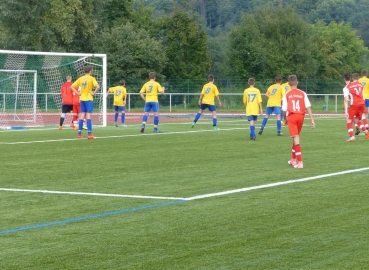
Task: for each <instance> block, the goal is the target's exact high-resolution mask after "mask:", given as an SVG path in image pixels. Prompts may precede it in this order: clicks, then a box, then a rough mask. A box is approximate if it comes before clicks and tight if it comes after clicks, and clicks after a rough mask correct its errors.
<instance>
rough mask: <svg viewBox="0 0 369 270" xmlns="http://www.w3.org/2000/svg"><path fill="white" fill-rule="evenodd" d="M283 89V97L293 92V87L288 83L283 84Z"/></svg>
mask: <svg viewBox="0 0 369 270" xmlns="http://www.w3.org/2000/svg"><path fill="white" fill-rule="evenodd" d="M281 88H282V89H283V95H284V94H286V93H287V92H288V91H290V90H291V86H290V85H289V84H288V82H285V83H283V84H281Z"/></svg>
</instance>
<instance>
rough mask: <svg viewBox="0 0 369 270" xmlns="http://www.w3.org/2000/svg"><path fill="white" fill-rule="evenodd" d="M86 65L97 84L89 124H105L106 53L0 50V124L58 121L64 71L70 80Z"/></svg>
mask: <svg viewBox="0 0 369 270" xmlns="http://www.w3.org/2000/svg"><path fill="white" fill-rule="evenodd" d="M86 65H89V66H91V67H92V76H94V77H95V78H96V80H97V81H98V83H99V84H100V86H101V89H100V91H99V92H98V93H97V94H96V95H95V98H94V113H93V114H92V115H93V116H92V118H93V124H94V125H101V126H106V125H107V116H106V108H107V101H106V98H105V95H106V91H107V56H106V54H91V53H57V52H35V51H10V50H0V126H15V125H24V126H45V125H59V117H60V112H61V95H60V87H61V85H62V84H63V83H64V82H65V76H66V75H67V74H71V75H72V77H73V81H75V80H76V79H77V77H79V76H81V75H84V67H85V66H86ZM68 117H69V118H70V119H71V117H72V116H71V115H70V114H69V115H67V118H66V122H65V123H69V120H68Z"/></svg>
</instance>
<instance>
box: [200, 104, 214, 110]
mask: <svg viewBox="0 0 369 270" xmlns="http://www.w3.org/2000/svg"><path fill="white" fill-rule="evenodd" d="M206 108H208V109H209V111H211V112H216V111H217V108H216V107H215V105H210V104H201V105H200V109H201V110H205V109H206Z"/></svg>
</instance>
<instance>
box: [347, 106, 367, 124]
mask: <svg viewBox="0 0 369 270" xmlns="http://www.w3.org/2000/svg"><path fill="white" fill-rule="evenodd" d="M363 114H365V105H364V104H361V105H351V106H350V108H349V110H348V115H349V116H348V117H349V119H350V120H353V119H354V118H355V117H356V118H357V119H359V120H361V118H362V117H363Z"/></svg>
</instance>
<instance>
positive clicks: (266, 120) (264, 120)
mask: <svg viewBox="0 0 369 270" xmlns="http://www.w3.org/2000/svg"><path fill="white" fill-rule="evenodd" d="M267 122H268V118H266V117H265V118H264V119H263V123H261V128H260V129H262V130H263V129H264V127H265V126H266V124H267Z"/></svg>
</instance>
